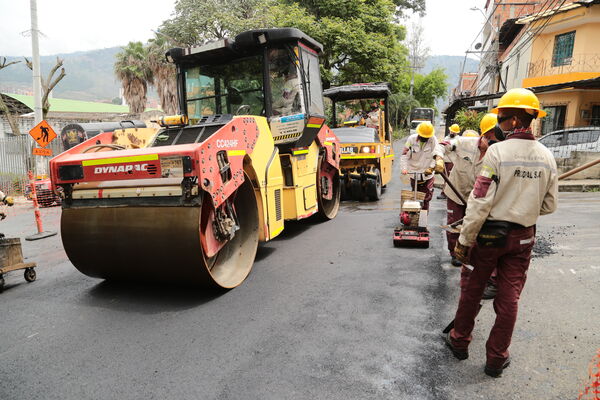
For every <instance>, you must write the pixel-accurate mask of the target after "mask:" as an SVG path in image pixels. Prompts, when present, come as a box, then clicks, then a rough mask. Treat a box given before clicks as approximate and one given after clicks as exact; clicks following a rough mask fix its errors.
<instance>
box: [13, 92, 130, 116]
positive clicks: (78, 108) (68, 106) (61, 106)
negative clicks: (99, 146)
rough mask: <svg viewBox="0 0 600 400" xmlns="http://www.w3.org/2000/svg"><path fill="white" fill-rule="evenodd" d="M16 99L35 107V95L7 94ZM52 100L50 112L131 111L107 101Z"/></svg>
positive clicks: (124, 112) (121, 112) (122, 112)
mask: <svg viewBox="0 0 600 400" xmlns="http://www.w3.org/2000/svg"><path fill="white" fill-rule="evenodd" d="M5 94H6V95H7V96H10V97H12V98H14V99H16V100H19V101H21V102H23V103H25V105H27V106H28V107H30V108H31V109H33V107H34V104H33V96H26V95H22V94H7V93H5ZM49 100H50V112H79V113H118V114H127V113H129V107H128V106H119V105H116V104H107V103H95V102H92V101H79V100H68V99H54V98H52V99H49Z"/></svg>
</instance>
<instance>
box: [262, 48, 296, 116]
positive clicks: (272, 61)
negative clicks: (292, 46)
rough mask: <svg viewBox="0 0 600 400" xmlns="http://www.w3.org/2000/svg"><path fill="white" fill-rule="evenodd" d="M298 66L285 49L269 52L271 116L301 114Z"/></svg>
mask: <svg viewBox="0 0 600 400" xmlns="http://www.w3.org/2000/svg"><path fill="white" fill-rule="evenodd" d="M298 72H299V71H298V66H297V64H296V62H295V61H294V60H293V59H292V56H291V54H290V50H289V49H287V48H280V49H277V48H276V49H271V50H269V76H270V77H271V104H272V108H273V116H281V115H292V114H298V113H301V112H302V85H301V79H300V74H299V73H298Z"/></svg>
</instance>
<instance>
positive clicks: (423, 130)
mask: <svg viewBox="0 0 600 400" xmlns="http://www.w3.org/2000/svg"><path fill="white" fill-rule="evenodd" d="M433 132H434V130H433V125H432V124H431V122H429V121H425V122H421V123H420V124H419V125H418V126H417V134H418V135H419V136H421V137H423V138H430V137H432V136H433Z"/></svg>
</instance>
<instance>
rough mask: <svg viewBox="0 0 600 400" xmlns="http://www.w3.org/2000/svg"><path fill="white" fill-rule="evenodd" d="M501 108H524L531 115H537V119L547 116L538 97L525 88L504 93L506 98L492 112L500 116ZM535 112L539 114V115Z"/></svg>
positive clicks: (501, 98) (502, 98) (503, 97)
mask: <svg viewBox="0 0 600 400" xmlns="http://www.w3.org/2000/svg"><path fill="white" fill-rule="evenodd" d="M501 108H522V109H524V110H525V111H527V112H528V113H529V114H532V115H535V116H536V118H543V117H545V116H546V111H544V110H542V109H541V108H540V101H539V100H538V98H537V96H536V95H535V94H534V93H533V92H532V91H531V90H528V89H524V88H515V89H510V90H509V91H508V92H506V93H504V96H502V97H500V101H499V102H498V107H496V108H494V109H493V110H492V112H493V113H494V114H498V110H499V109H501ZM535 112H537V115H536V114H535Z"/></svg>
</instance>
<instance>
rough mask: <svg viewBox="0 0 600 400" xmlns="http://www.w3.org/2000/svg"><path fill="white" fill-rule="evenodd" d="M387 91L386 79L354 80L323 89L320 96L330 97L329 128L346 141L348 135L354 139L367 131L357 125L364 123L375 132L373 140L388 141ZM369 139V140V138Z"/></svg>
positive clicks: (389, 132) (388, 86)
mask: <svg viewBox="0 0 600 400" xmlns="http://www.w3.org/2000/svg"><path fill="white" fill-rule="evenodd" d="M390 95H391V91H390V85H389V83H387V82H380V83H355V84H352V85H345V86H338V87H332V88H329V89H327V90H326V91H325V92H324V93H323V96H325V97H327V98H329V99H330V100H331V106H332V107H331V122H332V126H335V127H336V128H334V129H333V132H334V133H335V134H336V135H337V136H339V137H340V140H342V141H344V139H342V137H346V142H349V141H351V139H350V138H351V136H355V137H356V139H355V140H354V141H355V142H359V141H361V140H364V139H366V138H367V137H368V136H369V135H365V132H366V131H365V129H358V128H364V127H367V128H372V129H374V130H375V132H376V133H377V136H378V138H377V139H376V140H375V141H381V142H385V141H391V129H390V124H389V115H388V114H389V113H388V112H387V110H388V98H389V96H390ZM369 107H370V110H369ZM382 108H383V109H382ZM349 127H354V129H351V128H349ZM371 141H373V140H369V142H371Z"/></svg>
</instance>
